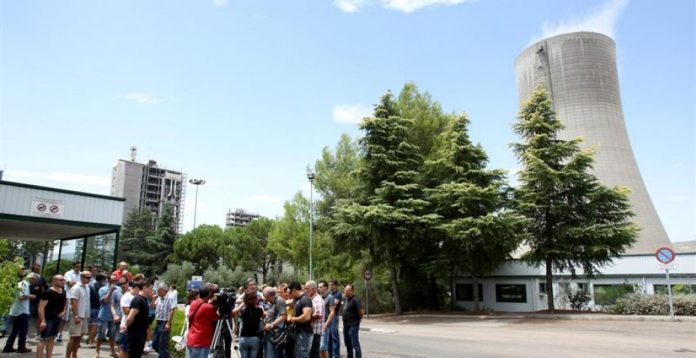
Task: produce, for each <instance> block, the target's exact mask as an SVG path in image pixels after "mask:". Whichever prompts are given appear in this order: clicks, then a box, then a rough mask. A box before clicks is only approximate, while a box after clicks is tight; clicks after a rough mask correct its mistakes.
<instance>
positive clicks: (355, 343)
mask: <svg viewBox="0 0 696 358" xmlns="http://www.w3.org/2000/svg"><path fill="white" fill-rule="evenodd" d="M343 297H344V301H343V304H342V306H343V342H344V343H345V344H346V350H347V351H348V356H347V357H348V358H353V351H355V358H362V351H361V350H360V340H359V339H358V331H360V320H361V319H362V316H363V314H365V313H364V312H363V309H362V305H361V304H360V299H359V298H357V297H355V296H354V295H353V284H350V283H349V284H347V285H346V288H345V289H344V290H343Z"/></svg>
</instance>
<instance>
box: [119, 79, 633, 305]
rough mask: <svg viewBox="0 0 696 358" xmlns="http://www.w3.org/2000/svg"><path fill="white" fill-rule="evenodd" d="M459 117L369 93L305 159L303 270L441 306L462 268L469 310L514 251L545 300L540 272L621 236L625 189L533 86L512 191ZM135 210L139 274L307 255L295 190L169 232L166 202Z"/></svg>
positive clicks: (612, 246) (132, 236)
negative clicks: (368, 281)
mask: <svg viewBox="0 0 696 358" xmlns="http://www.w3.org/2000/svg"><path fill="white" fill-rule="evenodd" d="M469 125H470V119H469V117H468V116H467V115H465V114H456V113H446V112H444V111H443V110H442V108H441V105H440V104H439V103H438V102H437V101H434V100H433V99H432V98H431V97H430V95H429V94H427V93H421V92H419V91H418V89H417V87H416V86H415V85H414V84H412V83H408V84H406V85H405V86H404V87H403V88H402V90H401V92H400V93H399V94H398V96H394V95H393V94H392V93H391V92H387V93H386V94H385V95H384V96H382V97H381V98H380V99H379V102H378V104H377V105H375V109H374V112H373V114H372V115H371V116H370V117H367V118H365V119H364V120H363V121H362V122H361V124H360V129H361V130H362V135H361V136H360V137H359V138H356V139H353V138H351V137H350V136H348V135H345V134H344V135H342V136H341V137H340V139H339V141H338V143H337V144H336V146H335V147H334V148H329V147H325V148H324V149H323V151H322V153H321V157H320V158H319V159H318V160H317V161H316V162H315V163H314V170H315V171H316V178H315V180H314V184H315V188H316V190H317V192H318V194H319V195H318V196H319V198H318V199H317V201H316V203H315V215H314V217H315V224H316V225H315V232H314V246H313V248H312V256H313V258H314V260H313V266H314V269H313V271H314V273H315V274H314V276H316V277H331V278H337V279H339V281H342V282H345V281H355V280H358V279H359V277H360V276H361V275H360V273H361V272H362V270H364V269H367V268H369V269H370V270H371V271H372V272H373V273H374V277H375V278H374V279H373V280H375V284H377V285H379V286H380V287H384V288H386V289H388V290H389V296H390V298H391V299H392V302H393V310H394V312H395V313H397V314H400V313H402V312H403V311H405V310H415V309H423V308H426V309H440V308H442V307H443V305H444V304H445V303H446V302H449V303H450V304H452V303H453V301H454V297H453V295H454V282H455V278H456V277H457V276H461V275H469V276H470V277H471V278H472V281H473V285H472V286H473V290H474V294H473V297H474V300H475V301H474V304H475V307H476V309H478V307H479V302H478V297H479V295H478V292H477V291H478V284H477V283H478V281H479V279H480V278H481V277H483V276H485V275H486V274H488V273H490V272H492V271H493V270H495V269H497V268H498V267H500V265H502V264H503V263H505V262H506V261H507V260H509V259H510V258H511V257H512V253H513V252H515V251H516V250H518V249H519V248H520V247H523V248H525V250H526V253H525V254H524V255H523V256H522V259H523V260H526V261H527V262H529V263H530V264H532V265H536V266H542V265H543V266H545V268H546V279H547V290H548V295H547V296H548V300H549V301H548V304H549V308H550V309H553V308H554V304H553V285H552V282H553V273H554V270H570V271H571V273H573V274H574V273H575V269H576V268H582V269H583V270H584V272H585V274H587V275H592V274H594V273H596V272H597V269H598V268H599V267H601V266H602V265H605V264H607V263H610V262H611V261H612V259H613V258H614V257H617V256H618V255H620V254H621V253H623V252H624V251H625V250H626V249H627V248H628V247H630V245H632V244H633V243H634V242H635V240H636V236H637V232H638V229H637V227H636V225H634V224H633V223H632V222H631V217H632V215H633V214H632V213H631V210H630V206H629V203H628V199H627V193H628V189H627V188H622V187H614V188H609V187H606V186H604V185H602V184H601V183H600V182H599V181H598V180H597V178H596V177H594V176H593V175H592V174H591V173H590V170H591V168H592V164H593V154H594V152H595V151H596V148H591V149H588V150H582V149H581V148H580V143H581V141H580V139H573V140H562V139H559V137H558V134H559V132H560V131H561V130H562V129H563V125H562V124H561V123H560V121H559V120H558V119H557V118H556V117H555V113H554V112H553V108H552V104H551V101H550V99H549V98H548V96H547V94H546V92H545V91H544V89H543V87H539V89H537V90H536V91H535V92H534V94H533V95H532V97H531V98H530V99H529V101H528V102H526V104H525V105H524V106H523V107H522V109H521V110H520V112H519V116H518V121H517V123H516V124H515V125H514V131H515V133H516V134H517V135H518V136H519V137H520V141H519V142H518V143H514V144H512V145H511V148H512V150H513V151H514V153H515V155H516V156H517V158H518V160H519V163H520V164H521V170H520V171H519V173H517V175H518V182H519V183H518V185H517V186H516V187H512V186H511V185H510V183H509V179H508V173H506V171H504V170H502V169H499V168H490V167H489V159H488V156H487V154H486V152H485V150H484V148H483V147H482V146H481V145H480V144H477V143H474V142H472V140H471V138H470V133H469ZM148 215H151V214H148V213H147V212H144V213H137V212H134V213H132V214H131V215H129V216H128V219H127V220H126V222H125V223H124V226H123V234H122V237H123V244H122V246H121V250H119V251H120V256H121V257H123V258H124V259H126V260H129V261H130V262H133V263H137V264H138V265H139V266H140V268H141V270H143V272H146V273H154V274H158V273H162V272H164V271H165V270H166V269H167V264H168V263H172V262H174V263H181V262H184V261H187V262H190V263H191V265H192V266H191V268H192V269H194V270H196V272H203V271H206V270H208V271H209V272H211V271H210V270H214V269H215V268H217V267H225V268H233V269H234V268H237V269H241V270H243V271H245V272H251V273H257V274H261V275H263V276H264V277H269V275H273V273H274V272H275V273H277V272H278V271H279V270H280V267H281V264H282V263H289V264H291V265H292V266H293V267H295V269H296V271H297V274H298V275H300V276H301V275H302V274H303V273H304V272H306V270H307V267H308V264H309V262H308V260H309V249H310V248H309V220H310V205H309V200H308V199H307V198H306V197H305V196H304V195H303V193H301V192H298V193H297V194H296V195H295V196H294V197H293V198H292V199H290V200H288V201H286V202H285V204H284V213H283V215H282V216H281V217H277V218H273V219H266V218H262V219H258V220H254V221H252V222H251V223H250V224H249V225H248V226H246V227H242V228H230V229H223V228H221V227H219V226H214V225H200V226H198V227H196V228H195V229H193V230H192V231H190V232H188V233H186V234H184V235H182V236H181V237H180V238H177V235H176V233H175V232H173V229H171V228H172V227H173V225H167V224H166V223H167V222H168V220H173V215H172V214H171V208H168V209H165V213H164V215H163V216H162V219H160V223H159V224H158V225H157V227H154V226H153V225H152V223H153V222H154V221H153V220H152V218H151V217H148Z"/></svg>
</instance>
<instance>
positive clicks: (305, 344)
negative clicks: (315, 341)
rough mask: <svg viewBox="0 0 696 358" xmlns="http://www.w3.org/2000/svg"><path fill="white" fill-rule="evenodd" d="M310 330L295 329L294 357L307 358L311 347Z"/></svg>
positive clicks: (312, 335)
mask: <svg viewBox="0 0 696 358" xmlns="http://www.w3.org/2000/svg"><path fill="white" fill-rule="evenodd" d="M313 337H314V334H312V332H309V333H306V332H304V331H300V330H298V331H297V336H296V337H295V358H309V351H310V350H311V349H312V338H313Z"/></svg>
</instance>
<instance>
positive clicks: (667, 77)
mask: <svg viewBox="0 0 696 358" xmlns="http://www.w3.org/2000/svg"><path fill="white" fill-rule="evenodd" d="M581 30H582V31H596V32H602V33H605V34H607V35H609V36H611V37H613V38H614V39H615V41H616V47H617V62H618V70H619V81H620V88H621V97H622V102H623V110H624V116H625V119H626V126H627V129H628V133H629V137H630V140H631V144H632V147H633V152H634V154H635V157H636V160H637V162H638V165H639V168H640V170H641V172H642V176H643V179H644V181H645V184H646V186H647V188H648V191H649V193H650V195H651V197H652V200H653V203H654V204H655V207H656V209H657V211H658V214H659V216H660V218H661V220H662V222H663V224H664V226H665V229H666V230H667V233H668V235H669V236H670V238H671V240H672V241H686V240H696V2H694V1H681V0H665V1H652V0H633V1H628V0H608V1H607V0H585V1H569V0H564V1H560V0H553V1H551V0H549V1H541V0H524V1H523V0H478V1H464V0H338V1H292V0H286V1H251V0H244V1H241V0H239V1H236V0H187V1H183V0H177V1H174V0H169V1H155V0H151V1H135V0H133V1H109V2H106V1H85V0H74V1H3V2H0V169H2V170H4V177H3V179H4V180H10V181H18V182H25V183H32V184H37V185H46V186H54V187H59V188H65V189H73V190H80V191H87V192H93V193H100V194H109V190H110V180H111V170H112V167H113V165H114V163H115V162H116V161H117V160H118V159H127V158H128V157H129V148H130V147H131V146H137V148H138V151H137V159H138V161H140V162H147V160H149V159H154V160H156V161H157V162H158V163H159V164H160V166H162V167H165V168H169V169H173V170H181V171H183V172H185V173H186V174H187V175H188V178H201V179H205V180H206V181H207V182H206V184H205V185H203V186H201V187H200V189H199V197H198V213H197V223H198V224H202V223H206V224H217V225H224V218H225V213H226V212H227V210H228V209H232V210H234V209H235V208H243V209H245V210H247V211H251V212H257V213H260V214H261V215H264V216H269V217H275V216H277V215H281V214H282V212H283V202H284V201H285V200H288V199H290V198H292V196H293V195H294V194H295V193H296V192H297V191H299V190H302V191H303V192H304V193H305V194H308V192H309V189H310V188H309V184H308V182H307V179H306V176H305V171H306V168H307V166H308V165H310V164H311V163H314V161H315V160H316V159H317V158H319V156H320V154H321V150H322V148H324V147H326V146H328V147H333V146H334V145H335V144H336V143H337V141H338V139H339V136H340V135H341V134H342V133H348V134H350V135H351V136H353V137H356V136H358V135H359V134H360V131H359V129H358V122H359V121H360V119H361V118H362V117H363V116H365V115H368V114H369V113H370V111H371V110H372V108H373V105H374V104H375V103H377V101H378V100H379V97H380V96H381V95H382V94H384V93H385V92H386V91H387V90H391V91H392V92H398V91H399V90H400V89H401V87H402V86H403V85H404V84H405V83H407V82H410V81H412V82H415V83H416V84H417V85H418V88H419V89H420V90H421V91H424V92H428V93H430V94H431V95H432V97H433V98H434V99H435V100H437V101H439V102H440V103H441V104H442V107H443V108H444V109H445V111H447V112H466V113H468V114H469V116H470V118H471V121H472V123H471V128H470V131H471V136H472V138H473V139H474V140H475V141H477V142H479V143H481V144H482V145H483V147H484V148H485V149H486V151H487V152H488V154H489V156H490V165H491V167H497V168H504V169H508V170H510V171H513V172H514V171H515V170H516V169H517V168H518V164H517V161H516V159H515V157H514V155H513V153H512V152H511V151H510V149H509V144H510V143H512V142H515V141H517V140H518V138H516V137H515V135H514V134H513V132H512V124H513V123H514V122H515V121H516V114H517V111H518V109H519V104H518V98H517V90H516V87H515V86H516V85H515V74H514V69H513V63H514V60H515V57H516V56H517V55H518V54H519V53H520V52H521V51H522V50H523V49H524V48H525V47H526V46H528V45H529V44H530V43H532V42H533V41H535V40H537V39H541V38H544V37H547V36H551V35H554V34H558V33H563V32H569V31H581ZM194 193H195V190H194V188H193V186H191V185H189V186H188V187H187V197H186V204H185V215H184V231H188V230H190V229H191V227H192V225H193V208H194Z"/></svg>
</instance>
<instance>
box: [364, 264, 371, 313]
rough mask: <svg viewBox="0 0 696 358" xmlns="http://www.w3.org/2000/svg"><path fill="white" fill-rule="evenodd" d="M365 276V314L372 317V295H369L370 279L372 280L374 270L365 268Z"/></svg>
mask: <svg viewBox="0 0 696 358" xmlns="http://www.w3.org/2000/svg"><path fill="white" fill-rule="evenodd" d="M363 278H365V314H366V315H367V317H368V318H369V317H370V297H369V292H370V289H369V285H370V280H372V272H370V270H365V272H363Z"/></svg>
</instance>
